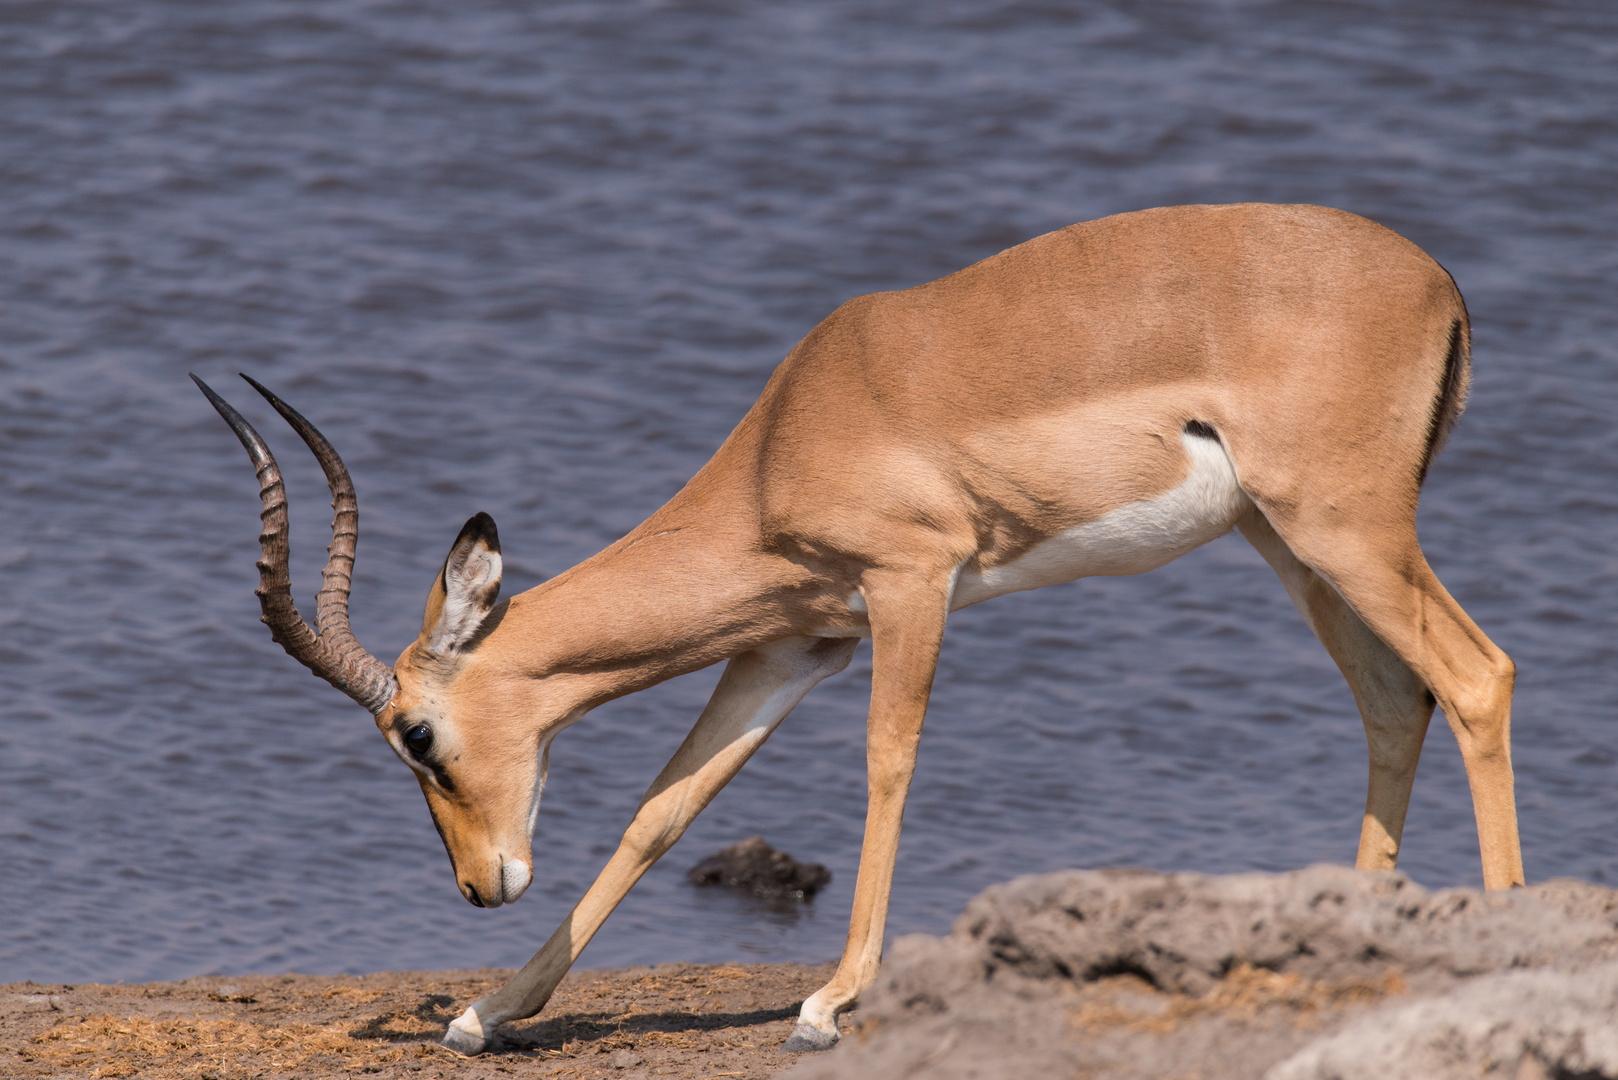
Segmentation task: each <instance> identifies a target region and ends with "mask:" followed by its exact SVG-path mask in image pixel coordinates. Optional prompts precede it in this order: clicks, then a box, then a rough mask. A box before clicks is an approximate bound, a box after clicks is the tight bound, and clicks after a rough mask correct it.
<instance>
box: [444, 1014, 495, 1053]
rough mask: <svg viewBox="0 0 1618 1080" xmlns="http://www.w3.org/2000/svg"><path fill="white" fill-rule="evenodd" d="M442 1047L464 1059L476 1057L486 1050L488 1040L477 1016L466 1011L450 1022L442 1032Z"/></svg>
mask: <svg viewBox="0 0 1618 1080" xmlns="http://www.w3.org/2000/svg"><path fill="white" fill-rule="evenodd" d="M443 1045H445V1046H447V1047H449V1048H450V1049H451V1050H453V1051H455V1052H456V1053H457V1054H463V1055H465V1056H466V1057H477V1056H478V1055H479V1054H481V1053H483V1051H485V1050H487V1049H488V1048H489V1039H488V1036H486V1035H484V1034H483V1023H482V1021H480V1020H479V1019H478V1014H477V1013H476V1012H474V1011H472V1010H471V1009H467V1010H466V1011H465V1012H464V1013H462V1014H461V1015H460V1016H458V1017H456V1018H455V1019H454V1020H452V1021H450V1025H449V1029H448V1030H447V1031H445V1032H444V1042H443Z"/></svg>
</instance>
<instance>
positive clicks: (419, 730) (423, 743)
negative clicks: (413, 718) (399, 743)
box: [404, 724, 433, 758]
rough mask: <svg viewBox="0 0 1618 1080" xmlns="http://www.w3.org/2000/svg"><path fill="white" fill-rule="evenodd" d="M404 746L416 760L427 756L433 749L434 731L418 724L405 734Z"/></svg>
mask: <svg viewBox="0 0 1618 1080" xmlns="http://www.w3.org/2000/svg"><path fill="white" fill-rule="evenodd" d="M404 744H405V747H406V748H407V749H408V750H409V751H410V753H411V754H412V755H413V756H415V757H416V758H423V757H426V756H427V751H429V750H431V749H432V748H433V729H432V728H430V727H428V726H427V725H426V724H417V725H416V726H415V727H413V728H411V729H410V730H409V731H407V732H405V733H404Z"/></svg>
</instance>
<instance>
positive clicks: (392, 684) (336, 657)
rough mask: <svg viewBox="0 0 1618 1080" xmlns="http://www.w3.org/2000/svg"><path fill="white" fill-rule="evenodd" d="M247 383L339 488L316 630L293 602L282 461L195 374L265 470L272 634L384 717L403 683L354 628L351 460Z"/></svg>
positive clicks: (261, 564)
mask: <svg viewBox="0 0 1618 1080" xmlns="http://www.w3.org/2000/svg"><path fill="white" fill-rule="evenodd" d="M242 378H244V379H247V381H248V383H249V384H250V385H251V386H252V387H253V389H254V390H257V391H258V392H259V393H260V394H262V395H264V399H265V400H266V401H268V402H269V403H270V404H271V405H273V406H275V411H276V412H278V413H280V414H281V416H282V417H283V418H285V420H286V422H287V423H289V424H291V425H292V429H293V430H294V431H296V432H297V433H298V435H299V437H300V438H302V439H303V441H304V445H306V446H308V447H309V449H310V450H311V451H312V452H313V453H314V455H315V460H316V461H319V462H320V468H321V470H322V471H323V472H324V473H325V474H326V483H327V485H329V486H330V487H331V508H332V510H333V511H334V516H333V518H332V523H331V546H330V547H328V548H327V549H326V551H327V555H328V557H327V559H326V568H325V569H324V570H322V571H321V572H320V591H319V592H318V593H316V594H315V627H316V628H317V629H311V628H310V626H309V624H308V623H306V622H304V621H303V616H302V615H299V614H298V608H297V605H296V604H294V603H293V602H292V573H291V570H290V568H289V567H288V563H287V556H288V554H289V553H290V551H291V544H290V543H289V541H288V538H287V497H286V485H285V484H283V483H282V482H281V467H280V466H279V465H277V464H276V463H275V455H274V454H272V453H270V448H269V446H268V445H267V444H266V443H265V442H264V440H263V439H262V438H260V437H259V434H258V432H256V431H254V430H253V428H252V425H250V424H249V423H248V422H247V421H246V420H243V419H242V415H241V413H239V412H237V411H236V410H235V409H233V408H231V407H230V404H229V403H228V402H227V401H225V399H224V398H222V397H220V396H219V395H218V394H216V393H214V392H213V390H211V389H210V388H209V387H208V384H207V383H205V382H203V381H202V380H201V379H199V378H197V377H196V376H195V375H192V376H191V381H192V382H194V383H196V384H197V387H198V388H199V389H200V390H201V391H202V393H203V394H204V396H206V397H207V399H208V401H209V403H210V404H212V405H213V407H214V408H215V409H217V410H218V411H219V415H220V416H222V417H224V418H225V423H227V424H229V425H230V430H232V431H234V432H235V433H236V437H237V438H238V439H240V440H241V441H242V445H243V446H244V447H246V448H247V455H248V457H250V458H252V459H253V467H254V468H255V469H257V470H258V485H259V492H258V494H259V499H260V501H261V502H262V503H263V504H264V508H263V510H261V511H260V512H259V519H260V520H262V521H263V522H264V531H263V532H262V533H261V534H259V538H258V542H259V547H260V549H261V552H262V554H261V555H260V557H259V560H258V564H257V565H258V588H256V589H254V590H253V592H254V593H255V594H257V596H258V602H259V606H260V607H261V608H262V609H263V611H264V614H263V615H262V616H260V618H261V619H262V620H263V622H264V625H266V626H268V627H269V628H270V636H271V637H272V638H274V639H275V640H276V641H277V642H279V643H280V645H281V647H282V648H283V649H285V650H286V651H287V652H288V653H290V654H291V656H292V658H293V659H294V660H297V661H298V662H299V663H300V664H302V665H303V666H304V667H306V668H308V669H309V670H310V671H313V672H314V673H315V674H316V675H319V676H320V677H321V678H322V679H325V680H326V681H327V682H329V683H331V684H332V685H333V686H335V687H337V689H339V690H341V691H342V692H343V693H345V694H347V695H348V696H349V697H351V698H353V699H354V700H355V701H357V702H359V703H360V704H361V705H364V706H365V707H366V708H367V709H370V710H371V712H372V714H373V715H374V714H376V713H380V712H381V711H382V710H383V709H385V708H387V705H388V702H390V701H392V700H393V695H394V694H395V693H396V692H397V691H398V689H399V683H398V680H397V679H395V678H394V676H393V669H392V668H391V667H389V666H388V665H387V664H384V663H383V662H382V661H380V660H378V659H377V658H376V657H374V656H372V655H371V654H370V653H368V652H366V651H365V649H364V647H363V646H361V645H360V643H359V642H358V641H357V640H356V639H355V637H354V632H353V631H352V630H351V629H349V625H348V593H349V590H350V588H351V587H352V585H353V575H354V548H355V545H356V544H357V543H358V541H359V520H360V508H359V500H358V498H356V497H355V495H354V482H353V481H352V480H350V479H349V477H348V469H347V467H345V466H344V465H343V459H342V458H340V457H338V456H337V451H335V450H333V449H332V446H331V443H329V442H327V441H326V437H325V436H324V435H322V434H321V433H320V432H319V431H316V430H315V426H314V425H313V424H311V423H310V422H309V421H307V420H305V419H304V418H303V417H302V416H300V415H299V414H298V412H297V410H295V409H293V408H292V406H290V405H288V404H287V403H286V402H284V401H282V400H281V399H280V398H278V397H276V396H275V395H274V394H272V393H270V391H268V390H266V389H265V388H264V387H263V386H260V385H259V384H258V382H256V381H255V380H253V379H252V378H249V377H248V376H246V375H243V376H242Z"/></svg>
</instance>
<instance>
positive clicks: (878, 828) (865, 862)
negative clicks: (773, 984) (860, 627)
mask: <svg viewBox="0 0 1618 1080" xmlns="http://www.w3.org/2000/svg"><path fill="white" fill-rule="evenodd" d="M952 584H953V577H951V578H949V579H947V580H945V581H942V582H939V581H936V580H931V579H929V578H928V577H925V576H923V575H921V574H916V573H910V574H899V573H895V572H888V573H885V574H882V575H877V574H874V573H873V574H868V575H867V580H866V584H865V587H864V591H865V595H866V602H867V603H868V604H869V605H870V612H871V715H870V720H869V722H868V725H867V727H866V736H865V738H866V744H865V755H866V770H867V774H868V777H869V781H868V782H869V794H868V796H867V800H868V801H867V805H866V810H865V842H864V844H863V845H862V846H861V848H860V872H859V877H858V878H857V879H856V881H855V883H854V911H853V914H852V916H851V917H850V919H849V924H848V944H847V945H846V946H844V948H843V958H842V961H841V962H840V963H839V964H838V965H837V973H836V974H835V975H833V976H832V979H831V982H829V983H827V984H826V985H825V986H823V987H821V988H820V989H819V990H817V991H815V993H814V994H813V995H812V996H811V997H810V998H809V1000H807V1001H805V1002H804V1003H803V1008H802V1010H801V1011H800V1012H799V1013H798V1023H797V1026H796V1027H795V1028H793V1031H792V1037H791V1038H789V1039H788V1040H787V1042H786V1045H785V1046H784V1047H783V1049H785V1050H789V1051H801V1050H825V1049H827V1048H828V1047H830V1046H831V1045H832V1044H833V1043H835V1042H836V1041H837V1016H838V1014H839V1013H842V1012H844V1011H846V1010H847V1009H849V1008H850V1007H851V1006H852V1005H853V1004H854V1002H855V1001H856V999H858V997H859V994H860V991H861V990H864V989H865V988H866V987H867V986H870V985H871V983H872V982H873V981H875V979H876V972H877V967H878V965H879V964H880V963H881V961H882V936H883V930H884V928H885V927H886V924H887V920H888V894H889V893H890V892H891V891H892V888H893V864H894V862H895V860H896V859H897V858H898V854H899V825H900V823H901V822H902V820H903V818H904V808H905V796H906V795H907V794H908V793H909V791H910V778H911V777H912V776H913V775H914V774H915V771H916V749H917V746H918V745H919V743H920V741H921V723H922V718H923V717H924V716H925V715H926V713H927V699H928V696H929V695H930V694H931V693H932V687H933V674H934V672H935V671H936V670H937V668H938V649H939V646H940V645H941V644H942V643H943V639H944V622H945V620H946V619H947V618H948V616H949V595H950V586H951V585H952Z"/></svg>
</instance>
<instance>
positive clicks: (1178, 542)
mask: <svg viewBox="0 0 1618 1080" xmlns="http://www.w3.org/2000/svg"><path fill="white" fill-rule="evenodd" d="M1180 443H1181V445H1182V446H1184V447H1185V456H1186V458H1187V460H1188V461H1189V462H1190V464H1191V468H1190V471H1189V472H1188V473H1187V474H1186V477H1185V479H1184V480H1183V481H1182V482H1181V483H1180V484H1179V486H1178V487H1175V488H1172V489H1170V490H1169V491H1165V492H1164V493H1163V494H1161V495H1159V496H1157V497H1156V498H1155V499H1147V500H1145V501H1144V502H1138V503H1132V504H1130V505H1129V506H1124V507H1120V508H1119V509H1117V510H1114V511H1112V512H1111V513H1110V514H1106V515H1104V516H1102V517H1099V518H1097V519H1096V520H1095V521H1091V522H1088V523H1086V524H1084V525H1077V526H1074V527H1073V528H1071V529H1068V530H1067V531H1066V532H1063V533H1060V534H1058V535H1056V536H1053V537H1051V538H1050V539H1049V540H1044V541H1041V542H1040V543H1038V544H1036V545H1034V546H1033V547H1032V548H1030V549H1028V551H1026V552H1024V553H1023V554H1022V555H1019V556H1018V557H1017V558H1015V559H1013V560H1011V561H1010V562H1008V563H1003V564H1002V565H1000V566H996V567H992V568H990V569H987V570H967V569H965V568H964V567H963V568H962V570H961V572H960V574H959V575H958V576H957V578H956V581H955V591H954V592H953V593H952V594H951V597H950V605H949V606H950V610H951V611H955V610H957V609H959V608H963V607H967V606H969V605H972V604H977V603H981V602H983V601H984V600H988V599H991V598H992V597H996V596H1004V595H1005V594H1006V593H1010V592H1021V591H1023V590H1025V589H1037V588H1039V587H1040V586H1042V585H1054V584H1056V583H1057V582H1061V581H1072V580H1073V579H1075V578H1081V577H1118V576H1122V575H1125V574H1143V573H1145V572H1146V571H1148V570H1155V569H1157V568H1158V567H1159V566H1162V565H1163V564H1164V563H1167V562H1172V561H1173V560H1175V559H1177V558H1179V557H1180V556H1181V555H1184V554H1185V553H1186V552H1188V551H1190V550H1192V549H1193V548H1197V547H1200V546H1201V545H1203V544H1206V543H1207V542H1208V541H1210V540H1213V539H1215V538H1216V537H1220V536H1223V535H1224V534H1225V533H1227V532H1229V531H1230V530H1231V529H1232V528H1234V527H1235V525H1236V522H1237V520H1238V519H1240V518H1241V516H1242V515H1243V514H1245V513H1246V512H1247V511H1248V509H1249V508H1250V507H1251V506H1252V505H1253V504H1252V502H1251V500H1249V499H1248V497H1247V493H1246V492H1245V491H1243V490H1242V486H1241V484H1240V483H1238V482H1237V480H1236V469H1235V467H1234V466H1233V465H1232V464H1231V461H1230V456H1229V455H1228V454H1226V453H1225V448H1224V447H1223V446H1222V445H1220V443H1219V442H1217V441H1216V440H1214V439H1204V438H1201V437H1199V436H1195V435H1181V436H1180Z"/></svg>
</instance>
